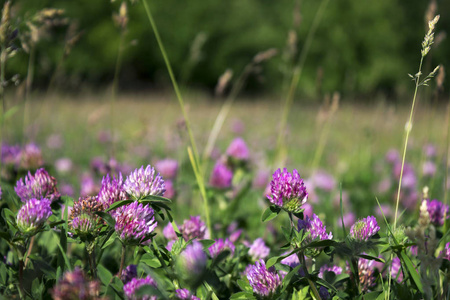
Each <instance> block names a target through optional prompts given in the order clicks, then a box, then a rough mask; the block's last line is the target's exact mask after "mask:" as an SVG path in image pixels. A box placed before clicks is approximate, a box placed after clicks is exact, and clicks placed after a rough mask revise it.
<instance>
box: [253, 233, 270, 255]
mask: <svg viewBox="0 0 450 300" xmlns="http://www.w3.org/2000/svg"><path fill="white" fill-rule="evenodd" d="M269 253H270V248H269V247H267V246H266V243H264V240H263V239H262V238H257V239H256V240H255V241H254V242H253V244H252V245H251V246H250V249H249V250H248V254H249V255H250V256H251V258H252V259H253V260H258V259H264V258H266V257H267V256H269Z"/></svg>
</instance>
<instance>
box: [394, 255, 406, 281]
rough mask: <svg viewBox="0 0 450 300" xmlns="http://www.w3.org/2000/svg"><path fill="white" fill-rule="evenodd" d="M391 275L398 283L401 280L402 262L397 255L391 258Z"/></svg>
mask: <svg viewBox="0 0 450 300" xmlns="http://www.w3.org/2000/svg"><path fill="white" fill-rule="evenodd" d="M391 277H392V278H394V279H397V282H398V283H401V282H402V281H403V272H402V264H401V262H400V258H398V257H397V256H396V257H394V259H393V260H392V265H391Z"/></svg>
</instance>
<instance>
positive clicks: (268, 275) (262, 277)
mask: <svg viewBox="0 0 450 300" xmlns="http://www.w3.org/2000/svg"><path fill="white" fill-rule="evenodd" d="M246 275H247V279H248V281H249V282H250V286H251V287H252V289H253V293H255V294H256V295H258V296H262V297H270V296H272V295H274V294H275V292H276V290H277V289H278V287H280V286H281V279H280V276H279V275H278V274H277V272H276V270H275V268H274V267H273V266H272V267H270V268H269V269H267V268H266V264H265V263H264V260H262V259H260V260H259V261H257V262H256V263H255V264H254V265H250V266H249V267H247V269H246Z"/></svg>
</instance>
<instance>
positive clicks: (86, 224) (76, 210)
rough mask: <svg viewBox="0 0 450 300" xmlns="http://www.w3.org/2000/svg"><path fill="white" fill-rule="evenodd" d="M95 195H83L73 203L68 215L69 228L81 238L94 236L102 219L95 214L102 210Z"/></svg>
mask: <svg viewBox="0 0 450 300" xmlns="http://www.w3.org/2000/svg"><path fill="white" fill-rule="evenodd" d="M103 209H104V208H103V204H102V203H100V202H99V201H98V197H97V196H84V197H80V198H78V200H77V201H75V202H74V203H73V207H72V210H71V213H70V216H69V230H70V231H71V232H72V233H75V234H78V235H79V236H80V237H81V238H82V239H83V240H85V239H89V238H93V237H95V236H96V235H97V234H98V233H99V232H100V230H101V228H100V227H101V225H102V224H104V221H103V220H102V219H101V218H100V217H99V216H98V215H97V214H96V213H97V212H100V211H103Z"/></svg>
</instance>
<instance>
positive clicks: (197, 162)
mask: <svg viewBox="0 0 450 300" xmlns="http://www.w3.org/2000/svg"><path fill="white" fill-rule="evenodd" d="M141 1H142V4H143V5H144V8H145V12H146V13H147V18H148V20H149V22H150V25H151V27H152V29H153V32H154V34H155V38H156V41H157V43H158V46H159V50H160V51H161V54H162V56H163V58H164V62H165V64H166V68H167V72H168V73H169V77H170V80H171V82H172V86H173V89H174V90H175V94H176V96H177V99H178V103H179V104H180V107H181V112H182V114H183V118H184V121H185V123H186V129H187V131H188V135H189V139H190V142H191V147H192V158H191V164H192V168H193V169H194V171H195V170H197V172H196V180H197V184H198V187H199V189H200V193H201V195H202V197H203V201H204V202H203V203H204V209H205V214H206V222H207V227H208V230H209V232H210V233H211V234H212V233H213V232H212V231H211V223H210V217H209V208H208V199H207V196H206V190H205V186H204V179H203V173H202V172H201V171H202V170H201V168H200V159H199V156H198V151H197V145H196V144H195V139H194V135H193V134H192V130H191V125H190V122H189V118H188V116H187V112H186V109H185V106H184V101H183V97H182V96H181V92H180V89H179V87H178V83H177V80H176V79H175V75H174V74H173V71H172V66H171V65H170V61H169V58H168V56H167V53H166V50H165V48H164V45H163V43H162V40H161V37H160V36H159V32H158V28H157V27H156V24H155V21H154V20H153V16H152V14H151V11H150V8H149V6H148V4H147V1H146V0H141ZM188 151H189V149H188ZM197 173H198V174H197Z"/></svg>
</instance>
